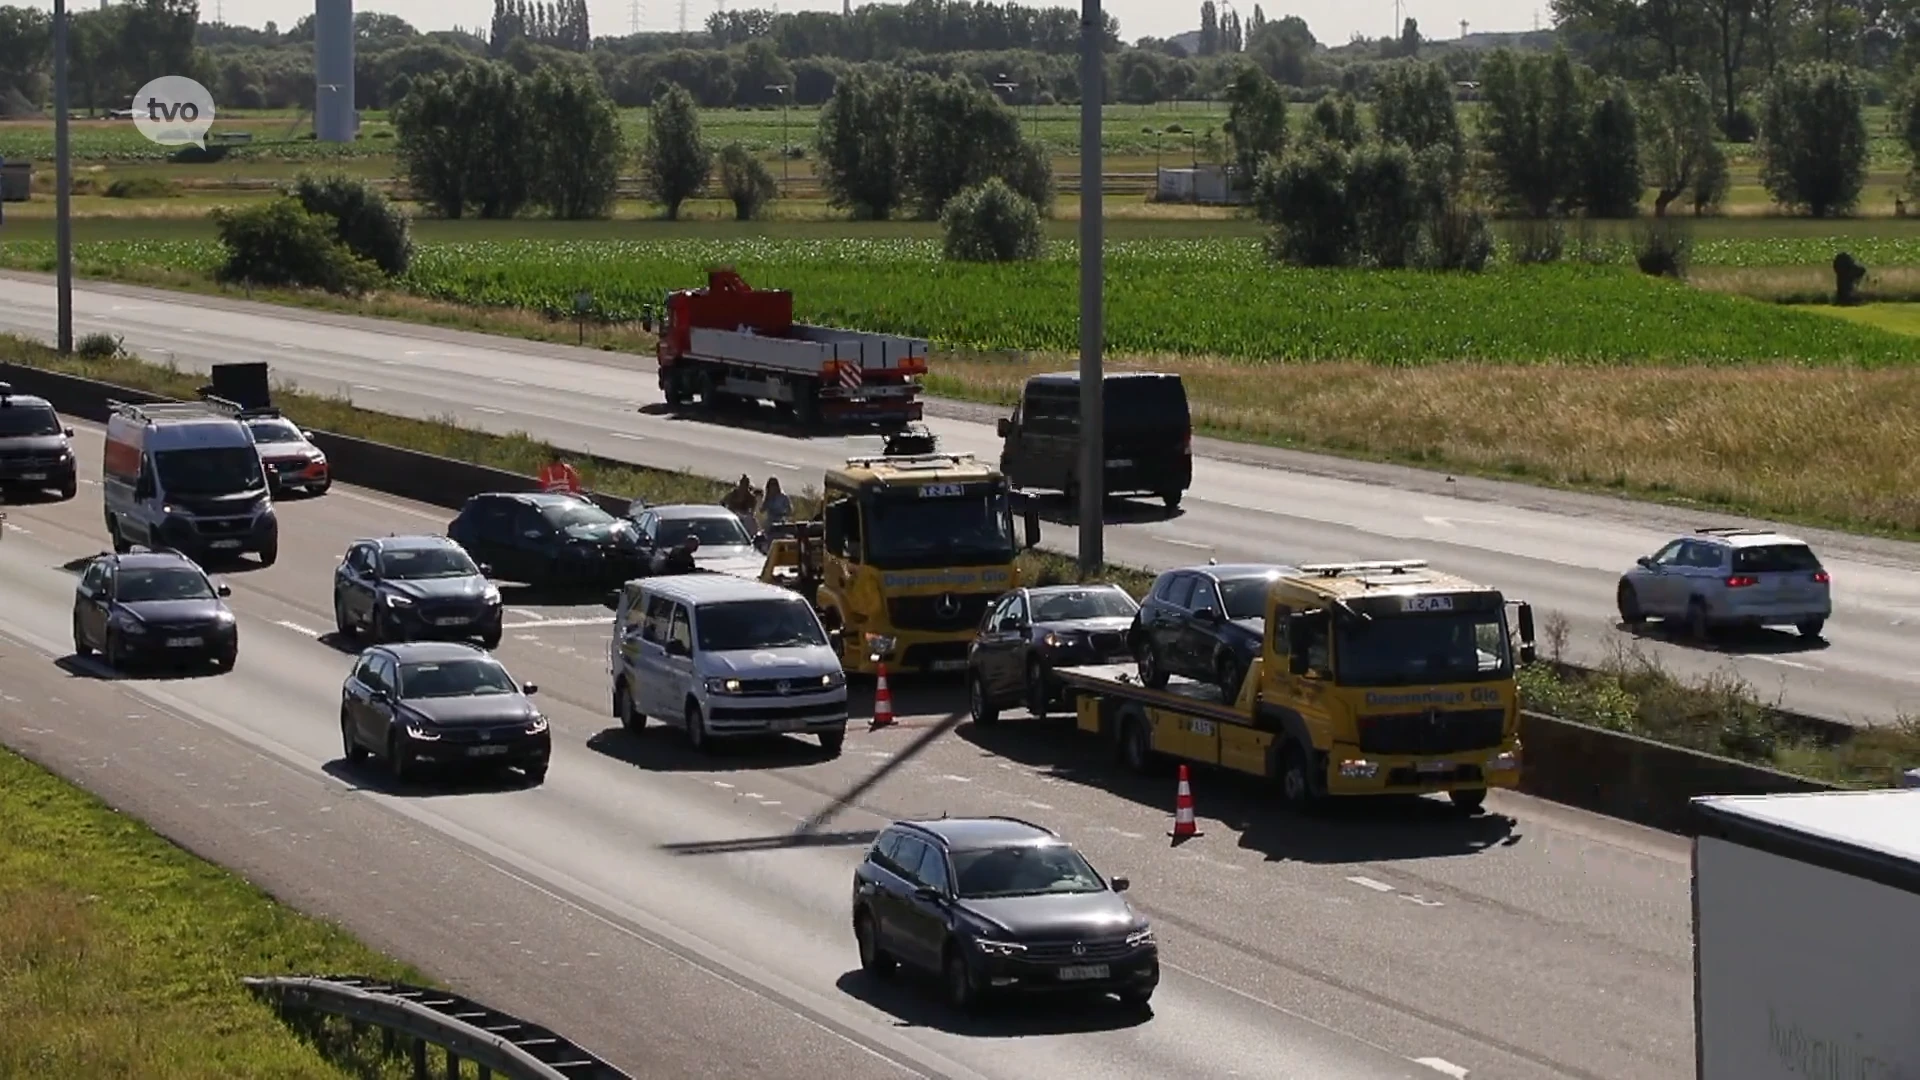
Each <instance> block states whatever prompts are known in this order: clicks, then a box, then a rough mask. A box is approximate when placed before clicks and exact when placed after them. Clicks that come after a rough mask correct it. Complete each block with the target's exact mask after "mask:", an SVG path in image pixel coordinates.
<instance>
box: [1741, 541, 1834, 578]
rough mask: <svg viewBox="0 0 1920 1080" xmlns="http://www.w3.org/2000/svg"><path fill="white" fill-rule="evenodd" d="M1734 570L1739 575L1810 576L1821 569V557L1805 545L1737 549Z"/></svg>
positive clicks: (1770, 545) (1773, 545)
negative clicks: (1783, 574)
mask: <svg viewBox="0 0 1920 1080" xmlns="http://www.w3.org/2000/svg"><path fill="white" fill-rule="evenodd" d="M1733 569H1734V572H1735V573H1739V574H1778V573H1788V574H1791V573H1809V574H1810V573H1812V572H1813V571H1815V570H1818V569H1820V557H1819V556H1817V555H1815V554H1814V553H1813V549H1812V548H1810V547H1808V546H1807V545H1805V544H1768V545H1767V546H1765V547H1746V548H1735V549H1734V552H1733Z"/></svg>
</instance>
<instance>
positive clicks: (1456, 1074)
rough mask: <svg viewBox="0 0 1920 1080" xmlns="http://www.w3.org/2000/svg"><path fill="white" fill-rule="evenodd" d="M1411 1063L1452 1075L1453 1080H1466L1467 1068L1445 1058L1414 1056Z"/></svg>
mask: <svg viewBox="0 0 1920 1080" xmlns="http://www.w3.org/2000/svg"><path fill="white" fill-rule="evenodd" d="M1413 1063H1414V1064H1415V1065H1425V1066H1426V1067H1427V1068H1429V1069H1432V1070H1433V1071H1434V1072H1437V1073H1442V1074H1444V1075H1446V1076H1451V1077H1453V1080H1467V1070H1465V1069H1463V1068H1461V1067H1460V1066H1458V1065H1455V1064H1454V1063H1453V1062H1451V1061H1448V1060H1447V1059H1446V1058H1437V1057H1423V1058H1414V1059H1413Z"/></svg>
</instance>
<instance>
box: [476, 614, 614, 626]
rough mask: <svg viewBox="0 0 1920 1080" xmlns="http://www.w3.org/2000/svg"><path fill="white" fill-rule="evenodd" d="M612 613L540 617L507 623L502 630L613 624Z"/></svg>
mask: <svg viewBox="0 0 1920 1080" xmlns="http://www.w3.org/2000/svg"><path fill="white" fill-rule="evenodd" d="M611 625H613V616H612V615H602V616H600V617H599V618H597V619H540V620H538V621H536V622H522V623H505V624H503V625H502V626H501V627H500V629H502V630H560V629H564V628H566V627H569V626H611Z"/></svg>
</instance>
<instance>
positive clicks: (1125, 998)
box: [1118, 986, 1154, 1009]
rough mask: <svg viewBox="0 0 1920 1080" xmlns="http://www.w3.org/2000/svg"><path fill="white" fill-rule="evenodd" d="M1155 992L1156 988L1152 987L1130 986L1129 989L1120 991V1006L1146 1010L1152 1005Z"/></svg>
mask: <svg viewBox="0 0 1920 1080" xmlns="http://www.w3.org/2000/svg"><path fill="white" fill-rule="evenodd" d="M1153 991H1154V988H1153V987H1151V986H1145V987H1131V986H1130V987H1128V988H1127V989H1125V990H1122V991H1120V993H1119V995H1118V996H1119V998H1120V1004H1122V1005H1125V1006H1126V1007H1127V1008H1129V1009H1144V1008H1146V1007H1147V1006H1148V1005H1150V1004H1152V1002H1153Z"/></svg>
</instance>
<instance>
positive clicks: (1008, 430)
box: [998, 416, 1013, 439]
mask: <svg viewBox="0 0 1920 1080" xmlns="http://www.w3.org/2000/svg"><path fill="white" fill-rule="evenodd" d="M998 427H999V431H1000V437H1001V438H1003V439H1004V438H1006V437H1007V436H1008V435H1011V434H1013V421H1012V420H1010V419H1008V418H1007V417H1004V416H1003V417H1001V418H1000V423H999V425H998Z"/></svg>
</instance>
